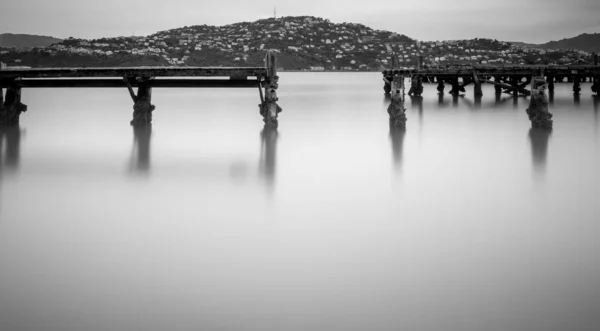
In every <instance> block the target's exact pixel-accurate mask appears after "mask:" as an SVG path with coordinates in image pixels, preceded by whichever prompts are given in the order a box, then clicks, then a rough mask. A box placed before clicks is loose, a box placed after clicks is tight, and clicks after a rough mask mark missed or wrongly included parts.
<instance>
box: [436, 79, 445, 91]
mask: <svg viewBox="0 0 600 331" xmlns="http://www.w3.org/2000/svg"><path fill="white" fill-rule="evenodd" d="M437 82H438V86H437V90H438V92H439V93H440V94H444V79H442V77H439V76H438V77H437Z"/></svg>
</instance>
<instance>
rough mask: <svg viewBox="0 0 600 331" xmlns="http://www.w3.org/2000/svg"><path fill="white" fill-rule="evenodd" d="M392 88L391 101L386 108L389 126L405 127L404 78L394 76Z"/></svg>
mask: <svg viewBox="0 0 600 331" xmlns="http://www.w3.org/2000/svg"><path fill="white" fill-rule="evenodd" d="M391 83H392V84H391V86H392V98H391V99H392V101H391V103H390V105H389V106H388V109H387V111H388V114H389V115H390V124H393V125H397V126H405V125H406V108H404V76H402V75H398V74H396V75H394V78H393V81H392V82H391Z"/></svg>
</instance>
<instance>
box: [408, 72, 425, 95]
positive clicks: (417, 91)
mask: <svg viewBox="0 0 600 331" xmlns="http://www.w3.org/2000/svg"><path fill="white" fill-rule="evenodd" d="M413 94H414V95H415V96H421V94H423V80H422V79H421V76H420V75H414V76H413V77H412V79H411V80H410V90H408V95H413Z"/></svg>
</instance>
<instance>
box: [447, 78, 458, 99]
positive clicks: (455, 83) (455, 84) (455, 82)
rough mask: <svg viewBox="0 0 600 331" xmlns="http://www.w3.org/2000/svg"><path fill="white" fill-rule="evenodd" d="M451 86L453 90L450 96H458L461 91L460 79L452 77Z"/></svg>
mask: <svg viewBox="0 0 600 331" xmlns="http://www.w3.org/2000/svg"><path fill="white" fill-rule="evenodd" d="M450 84H451V86H452V88H451V89H450V92H448V93H450V94H452V95H458V93H459V92H460V90H459V86H458V77H452V78H451V79H450Z"/></svg>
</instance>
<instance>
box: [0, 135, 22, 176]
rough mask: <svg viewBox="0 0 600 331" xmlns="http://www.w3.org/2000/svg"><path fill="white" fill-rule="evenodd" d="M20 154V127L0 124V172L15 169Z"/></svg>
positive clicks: (17, 165)
mask: <svg viewBox="0 0 600 331" xmlns="http://www.w3.org/2000/svg"><path fill="white" fill-rule="evenodd" d="M20 154H21V127H20V126H19V124H17V125H0V172H1V173H4V171H5V170H16V169H17V168H18V167H19V159H20Z"/></svg>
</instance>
